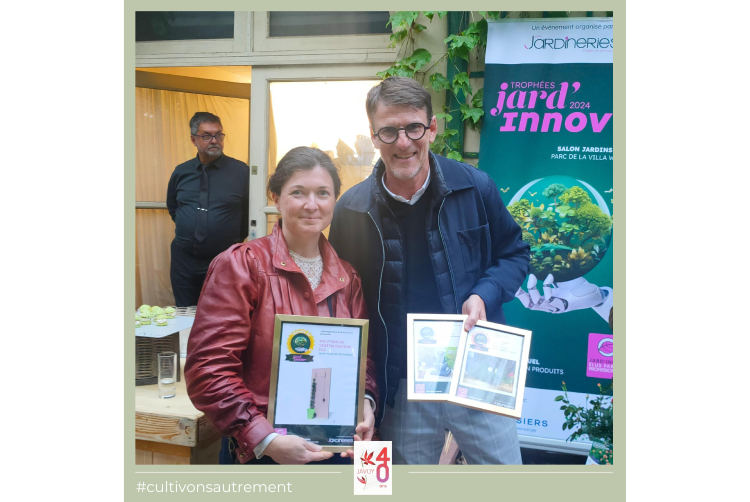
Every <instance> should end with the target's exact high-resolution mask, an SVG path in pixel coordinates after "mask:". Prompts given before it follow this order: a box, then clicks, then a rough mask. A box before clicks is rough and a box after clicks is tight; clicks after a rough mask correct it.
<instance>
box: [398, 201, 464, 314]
mask: <svg viewBox="0 0 750 502" xmlns="http://www.w3.org/2000/svg"><path fill="white" fill-rule="evenodd" d="M449 193H450V192H449ZM446 195H447V194H446ZM443 204H445V198H444V199H443V201H442V202H441V203H440V209H438V233H439V234H440V242H442V243H443V251H445V261H447V262H448V272H449V273H450V274H451V285H452V286H453V299H454V301H455V302H456V313H457V314H460V313H461V311H460V310H459V309H458V294H457V293H456V282H455V281H454V280H453V267H451V257H450V256H448V248H447V247H446V246H445V239H443V227H441V226H440V212H441V211H442V210H443ZM384 252H385V251H384Z"/></svg>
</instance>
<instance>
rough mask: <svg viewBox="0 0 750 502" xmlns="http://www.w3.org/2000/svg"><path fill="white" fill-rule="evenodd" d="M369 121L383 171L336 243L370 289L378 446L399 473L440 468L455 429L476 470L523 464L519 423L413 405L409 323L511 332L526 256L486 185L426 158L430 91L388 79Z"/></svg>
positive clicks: (344, 221) (337, 228) (370, 106)
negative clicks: (437, 320) (452, 323)
mask: <svg viewBox="0 0 750 502" xmlns="http://www.w3.org/2000/svg"><path fill="white" fill-rule="evenodd" d="M367 115H368V117H369V119H370V133H371V135H372V141H373V143H374V145H375V147H376V148H378V149H379V150H380V156H381V159H380V161H378V163H377V164H376V166H375V168H374V169H373V172H372V175H371V176H370V177H368V178H367V179H366V180H365V181H363V182H362V183H360V184H358V185H357V186H355V187H353V188H352V189H350V190H348V191H347V192H346V193H345V194H344V195H343V196H342V197H341V199H340V200H339V202H338V203H337V205H336V209H335V211H334V215H333V221H332V223H331V231H330V242H331V244H333V246H334V248H335V249H336V252H337V253H338V254H339V256H340V257H341V258H343V259H344V260H346V261H348V262H349V263H351V264H352V265H353V266H354V267H355V268H356V269H357V271H358V272H359V274H360V276H361V277H362V287H363V290H364V296H365V301H366V302H367V306H368V309H369V311H370V336H371V337H372V339H373V342H374V343H375V344H377V366H378V385H379V387H380V389H381V402H380V403H378V406H377V410H376V412H377V414H378V417H377V423H378V426H379V430H380V435H381V438H382V439H383V440H384V441H393V462H394V463H406V464H437V463H438V460H439V458H440V453H441V449H442V446H443V443H444V433H445V430H446V429H447V430H450V431H451V432H452V433H453V435H454V436H455V438H456V441H457V443H458V445H459V447H460V448H461V452H462V453H463V455H464V458H466V460H467V462H468V463H472V464H520V463H521V453H520V448H519V445H518V435H517V433H516V424H515V421H514V420H513V419H510V418H505V417H501V416H499V415H494V414H491V413H487V412H482V411H477V410H472V409H469V408H466V407H463V406H457V405H453V404H449V403H439V402H413V401H411V402H410V401H407V399H406V394H407V391H406V353H407V349H406V314H407V313H435V314H459V313H460V314H466V315H468V316H469V318H468V319H467V321H466V324H465V328H466V329H467V330H469V329H471V328H472V327H473V326H474V324H475V323H476V322H477V320H480V319H481V320H488V321H491V322H497V323H504V322H505V316H504V315H503V310H502V304H503V303H506V302H509V301H511V300H512V299H513V298H514V295H515V293H516V291H517V290H518V288H519V287H520V286H521V284H522V283H523V281H524V279H525V277H526V274H527V272H528V267H529V246H528V244H526V243H524V242H523V241H522V240H521V228H520V227H519V226H518V224H516V222H515V221H514V220H513V218H512V217H511V215H510V214H509V213H508V210H507V209H506V208H505V205H504V204H503V202H502V200H501V198H500V193H499V191H498V189H497V187H496V186H495V183H494V182H493V181H492V180H491V179H490V177H489V176H487V174H485V173H483V172H481V171H479V170H478V169H475V168H474V167H472V166H469V165H467V164H463V163H460V162H456V161H454V160H451V159H447V158H445V157H441V156H439V155H434V154H432V153H431V152H430V143H432V142H433V141H434V140H435V135H436V134H437V121H436V119H435V117H434V116H433V114H432V103H431V99H430V95H429V93H428V92H427V91H426V90H425V89H424V87H422V86H421V85H419V84H418V83H417V82H415V81H414V80H412V79H409V78H404V77H390V78H388V79H386V80H384V81H383V82H382V83H381V84H380V85H378V86H376V87H374V88H373V89H372V90H371V91H370V92H369V93H368V95H367ZM383 389H385V392H383Z"/></svg>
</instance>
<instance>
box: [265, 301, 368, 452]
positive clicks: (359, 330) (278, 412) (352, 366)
mask: <svg viewBox="0 0 750 502" xmlns="http://www.w3.org/2000/svg"><path fill="white" fill-rule="evenodd" d="M368 331H369V321H368V320H366V319H341V318H338V317H317V316H296V315H284V314H276V318H275V321H274V332H273V352H272V356H271V377H270V386H269V392H268V413H267V416H266V419H267V420H268V422H269V423H270V424H271V426H272V427H273V428H274V431H275V432H277V433H279V434H282V435H295V436H300V437H302V438H304V439H306V440H308V441H310V442H312V443H314V444H318V445H319V446H320V447H321V448H322V449H323V450H324V451H330V452H334V453H341V452H344V451H347V450H349V449H352V448H353V447H354V439H353V437H352V436H353V435H354V434H355V428H356V426H357V424H358V423H360V422H362V421H363V420H364V402H365V381H366V377H367V347H368ZM355 340H356V350H355ZM346 347H348V348H346ZM353 352H355V353H353ZM351 356H354V358H353V359H352V357H351ZM316 358H317V361H316ZM287 363H289V364H287ZM307 373H310V374H309V375H307ZM306 396H309V397H306ZM300 400H302V402H300ZM329 407H330V408H329Z"/></svg>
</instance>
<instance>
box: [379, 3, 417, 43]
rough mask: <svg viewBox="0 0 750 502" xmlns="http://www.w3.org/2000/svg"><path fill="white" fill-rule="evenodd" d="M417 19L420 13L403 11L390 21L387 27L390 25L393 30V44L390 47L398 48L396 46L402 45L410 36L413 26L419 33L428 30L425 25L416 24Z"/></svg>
mask: <svg viewBox="0 0 750 502" xmlns="http://www.w3.org/2000/svg"><path fill="white" fill-rule="evenodd" d="M417 17H419V12H418V11H401V12H396V13H395V14H393V15H392V16H391V17H390V18H389V19H388V22H387V23H385V26H386V27H387V26H388V25H389V24H390V25H391V29H393V35H391V44H390V45H389V46H388V47H396V45H398V44H399V43H401V41H403V40H404V39H405V38H406V37H407V35H408V34H409V30H411V29H413V26H412V25H416V27H414V29H415V31H416V32H417V33H419V32H420V31H422V30H424V29H425V28H426V26H424V25H421V24H416V23H415V21H416V20H417ZM417 27H418V28H417Z"/></svg>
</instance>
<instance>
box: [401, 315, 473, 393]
mask: <svg viewBox="0 0 750 502" xmlns="http://www.w3.org/2000/svg"><path fill="white" fill-rule="evenodd" d="M466 318H467V316H465V315H458V314H407V315H406V325H407V328H406V339H407V349H406V354H407V357H406V369H407V371H408V373H407V379H406V380H407V386H408V387H407V400H409V401H445V400H446V398H447V397H448V396H449V395H450V387H451V381H452V373H453V371H452V368H451V373H450V374H449V375H448V374H445V373H447V371H446V370H447V368H446V366H449V365H450V363H449V359H450V356H449V354H448V351H445V350H442V351H441V349H443V348H445V347H453V343H451V344H449V345H445V344H441V343H440V341H441V339H442V340H443V341H445V339H446V337H448V336H449V335H448V330H449V329H450V330H451V332H452V337H453V338H456V339H455V350H456V354H457V351H458V347H459V343H460V342H459V341H460V338H461V337H463V336H464V335H465V334H466V331H464V329H463V323H464V321H466ZM457 323H460V329H459V328H458V327H457V326H456V324H457ZM415 325H416V329H415ZM425 327H428V328H432V330H433V335H432V336H430V335H427V336H425V335H424V334H423V333H421V330H422V329H424V328H425ZM436 331H437V332H438V334H437V336H434V333H435V332H436ZM440 331H442V333H440ZM454 331H458V332H457V333H455V332H454ZM432 338H437V340H435V342H434V343H432V342H431V343H421V342H425V341H429V340H430V339H432ZM430 345H433V346H434V347H435V350H433V351H430ZM422 350H424V351H425V352H427V354H426V357H423V356H422V355H421V354H420V352H422ZM429 352H434V354H430V353H429ZM441 352H442V353H441ZM431 356H432V357H431ZM430 359H432V360H431V361H430ZM454 361H455V359H454ZM423 363H424V364H425V367H424V370H423V371H420V365H421V364H423ZM428 365H430V366H429V367H428ZM446 384H447V385H446Z"/></svg>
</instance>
